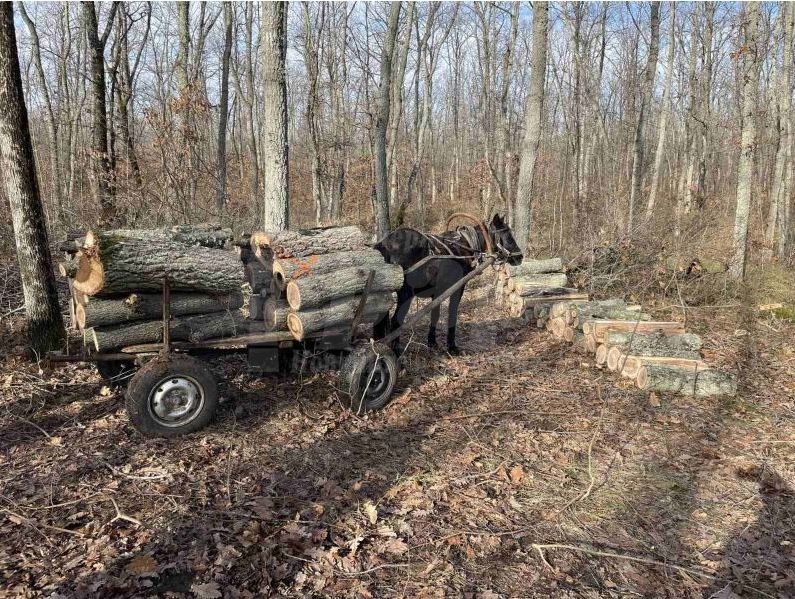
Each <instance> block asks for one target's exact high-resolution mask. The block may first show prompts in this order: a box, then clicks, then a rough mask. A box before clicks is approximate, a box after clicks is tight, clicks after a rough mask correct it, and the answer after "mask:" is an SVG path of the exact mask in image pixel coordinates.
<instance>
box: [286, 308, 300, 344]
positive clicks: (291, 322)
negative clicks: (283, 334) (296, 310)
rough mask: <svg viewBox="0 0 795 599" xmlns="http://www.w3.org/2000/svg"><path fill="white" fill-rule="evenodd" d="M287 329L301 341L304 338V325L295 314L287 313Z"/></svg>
mask: <svg viewBox="0 0 795 599" xmlns="http://www.w3.org/2000/svg"><path fill="white" fill-rule="evenodd" d="M287 330H288V331H290V334H291V335H292V336H293V337H294V338H295V339H296V340H297V341H303V339H304V325H303V324H302V323H301V318H300V317H299V316H298V315H297V314H292V313H290V314H288V315H287Z"/></svg>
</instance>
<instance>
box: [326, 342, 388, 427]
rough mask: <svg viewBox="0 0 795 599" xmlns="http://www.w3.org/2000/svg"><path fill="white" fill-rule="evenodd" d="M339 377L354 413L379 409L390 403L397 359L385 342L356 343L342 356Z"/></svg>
mask: <svg viewBox="0 0 795 599" xmlns="http://www.w3.org/2000/svg"><path fill="white" fill-rule="evenodd" d="M340 377H341V381H342V384H343V389H345V391H347V393H348V397H349V402H350V403H349V407H350V409H351V410H353V411H354V412H356V413H357V414H358V413H362V412H369V411H370V410H380V409H381V408H383V407H384V406H385V405H386V404H387V403H389V399H390V397H391V396H392V391H394V389H395V383H396V382H397V377H398V362H397V358H396V357H395V354H394V353H393V352H392V350H391V349H389V348H388V347H386V346H384V345H381V344H375V345H371V344H370V343H362V344H358V345H356V346H355V347H354V348H353V350H352V351H351V352H350V353H349V354H348V355H347V356H345V358H344V359H343V361H342V367H341V369H340Z"/></svg>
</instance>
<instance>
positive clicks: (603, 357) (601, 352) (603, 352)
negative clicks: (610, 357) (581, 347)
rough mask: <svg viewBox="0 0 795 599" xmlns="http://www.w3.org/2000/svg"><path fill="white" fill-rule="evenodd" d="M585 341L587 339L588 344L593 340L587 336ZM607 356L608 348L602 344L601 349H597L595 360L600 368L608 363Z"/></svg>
mask: <svg viewBox="0 0 795 599" xmlns="http://www.w3.org/2000/svg"><path fill="white" fill-rule="evenodd" d="M585 339H586V343H587V342H588V340H590V339H592V337H590V336H588V335H586V337H585ZM607 354H608V350H607V346H606V345H605V344H604V343H602V344H601V345H600V346H599V347H597V348H596V358H595V360H596V364H597V365H598V366H601V365H603V364H604V363H605V362H607Z"/></svg>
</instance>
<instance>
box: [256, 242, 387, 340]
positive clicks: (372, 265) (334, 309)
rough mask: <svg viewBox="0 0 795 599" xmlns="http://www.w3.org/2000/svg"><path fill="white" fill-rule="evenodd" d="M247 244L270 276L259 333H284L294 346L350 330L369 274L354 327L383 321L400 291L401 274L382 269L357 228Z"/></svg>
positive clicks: (377, 255) (384, 266)
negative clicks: (310, 338) (315, 336)
mask: <svg viewBox="0 0 795 599" xmlns="http://www.w3.org/2000/svg"><path fill="white" fill-rule="evenodd" d="M249 243H250V247H251V251H252V253H253V255H254V256H256V258H257V261H258V262H259V263H260V264H262V265H264V266H265V267H266V268H270V270H271V272H272V273H273V277H272V282H271V290H272V292H273V294H272V297H270V298H269V299H268V301H266V302H265V303H264V305H263V310H262V314H263V319H264V321H265V328H266V330H285V329H286V330H289V331H290V333H291V334H292V335H293V337H295V338H296V339H297V340H302V339H304V338H305V337H306V336H307V335H309V334H310V333H314V332H316V331H319V330H323V329H328V328H345V327H348V326H351V325H352V324H354V316H355V315H356V312H357V309H358V307H359V304H360V302H361V298H362V294H363V292H364V290H365V287H366V285H367V281H368V278H369V276H370V273H371V272H372V275H373V276H372V280H371V282H370V285H369V290H368V295H367V299H366V301H365V304H364V306H363V310H362V312H361V314H360V318H359V320H358V322H359V324H363V325H369V324H373V323H374V322H376V321H377V320H379V319H380V318H381V317H383V316H384V314H386V313H387V312H388V311H389V310H390V308H392V306H393V304H394V297H393V292H394V291H396V290H397V289H399V288H400V287H401V286H402V285H403V269H402V268H401V267H400V266H398V265H392V264H386V263H385V262H384V257H383V256H382V255H381V253H380V252H378V251H376V250H374V249H372V248H370V247H368V246H367V245H366V243H365V236H364V233H362V231H361V230H360V229H359V228H358V227H325V228H319V229H303V230H298V231H282V232H279V233H268V232H263V231H258V232H256V233H253V234H252V235H251V237H250V240H249Z"/></svg>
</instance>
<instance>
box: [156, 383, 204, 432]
mask: <svg viewBox="0 0 795 599" xmlns="http://www.w3.org/2000/svg"><path fill="white" fill-rule="evenodd" d="M148 404H149V414H150V415H151V416H152V418H154V419H155V420H156V421H157V422H158V423H159V424H161V425H163V426H167V427H179V426H185V425H186V424H188V423H189V422H191V421H192V420H193V419H194V418H196V416H198V415H199V413H200V412H201V410H202V407H204V389H202V386H201V385H200V384H199V383H198V381H197V380H196V379H194V378H193V377H189V376H184V375H180V376H168V377H165V378H163V379H162V380H161V381H160V382H159V383H158V384H157V385H155V386H154V387H153V389H152V391H151V393H149V402H148Z"/></svg>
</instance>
